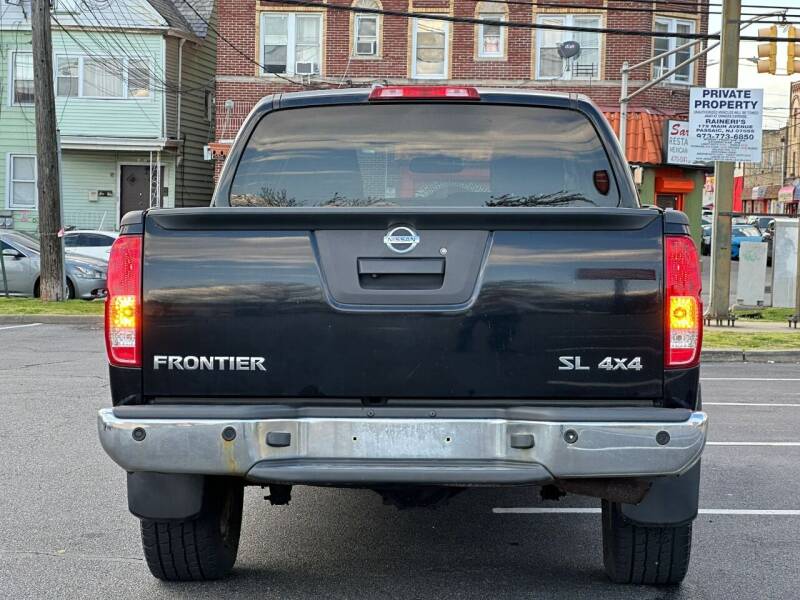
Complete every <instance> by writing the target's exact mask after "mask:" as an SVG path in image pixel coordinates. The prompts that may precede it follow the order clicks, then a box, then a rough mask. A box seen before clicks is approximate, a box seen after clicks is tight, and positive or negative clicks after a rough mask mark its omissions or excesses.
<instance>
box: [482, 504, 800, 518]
mask: <svg viewBox="0 0 800 600" xmlns="http://www.w3.org/2000/svg"><path fill="white" fill-rule="evenodd" d="M492 512H493V513H495V514H498V515H551V514H562V515H596V514H600V512H601V511H600V509H599V508H538V507H527V506H512V507H509V508H500V507H498V508H493V509H492ZM698 512H699V513H700V514H701V515H736V516H767V517H800V510H769V509H765V510H757V509H749V508H701V509H700V510H699V511H698Z"/></svg>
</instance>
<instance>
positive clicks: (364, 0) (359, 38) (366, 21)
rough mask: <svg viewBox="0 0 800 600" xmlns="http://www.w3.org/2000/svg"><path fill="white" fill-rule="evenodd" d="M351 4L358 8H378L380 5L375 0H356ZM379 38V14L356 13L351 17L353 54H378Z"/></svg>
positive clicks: (369, 55)
mask: <svg viewBox="0 0 800 600" xmlns="http://www.w3.org/2000/svg"><path fill="white" fill-rule="evenodd" d="M353 6H356V7H359V8H374V9H376V10H379V9H380V8H381V5H380V3H379V2H377V0H356V1H355V2H354V3H353ZM379 39H380V22H379V15H375V14H369V13H367V14H358V13H356V15H355V16H354V17H353V56H358V57H375V56H378V54H379V52H378V40H379Z"/></svg>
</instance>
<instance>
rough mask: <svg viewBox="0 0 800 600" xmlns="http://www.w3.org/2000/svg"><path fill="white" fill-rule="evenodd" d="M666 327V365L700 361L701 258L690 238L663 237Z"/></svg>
mask: <svg viewBox="0 0 800 600" xmlns="http://www.w3.org/2000/svg"><path fill="white" fill-rule="evenodd" d="M664 244H665V271H666V272H665V280H666V295H665V300H664V306H665V307H666V313H667V314H666V331H665V336H664V337H665V340H664V341H665V349H664V352H665V354H664V362H665V364H666V366H667V367H693V366H695V365H697V364H698V363H699V362H700V346H701V344H702V341H703V303H702V300H701V298H700V290H701V287H702V282H701V279H700V261H699V260H698V257H697V249H696V248H695V245H694V241H692V238H690V237H689V236H685V235H669V236H667V237H666V238H665V242H664Z"/></svg>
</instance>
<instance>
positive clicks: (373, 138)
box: [230, 103, 620, 208]
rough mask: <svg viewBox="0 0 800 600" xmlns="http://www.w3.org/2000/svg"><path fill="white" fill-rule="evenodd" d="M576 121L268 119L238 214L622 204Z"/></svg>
mask: <svg viewBox="0 0 800 600" xmlns="http://www.w3.org/2000/svg"><path fill="white" fill-rule="evenodd" d="M619 201H620V196H619V191H618V188H617V185H616V182H615V181H614V177H613V172H612V170H611V167H610V165H609V163H608V157H607V155H606V152H605V150H604V148H603V144H602V142H601V140H600V138H599V137H598V134H597V132H596V131H595V129H594V127H593V126H592V124H591V123H590V122H589V120H588V119H587V118H586V117H585V116H584V115H583V114H581V113H580V112H577V111H573V110H566V109H557V108H545V107H531V106H503V105H492V104H450V103H448V104H380V105H379V104H368V105H365V104H360V105H347V106H322V107H309V108H303V109H291V110H280V111H276V112H273V113H269V114H267V115H265V116H264V117H263V118H262V119H261V121H260V122H259V123H258V125H257V126H256V128H255V130H254V132H253V134H252V136H251V138H250V140H249V141H248V143H247V146H246V148H245V150H244V152H243V154H242V157H241V160H240V162H239V165H238V168H237V170H236V174H235V176H234V178H233V182H232V184H231V193H230V205H231V206H269V207H304V206H305V207H309V206H311V207H326V206H327V207H407V208H414V207H482V206H483V207H503V206H507V207H522V206H579V207H592V206H603V207H609V206H618V205H619V203H620V202H619Z"/></svg>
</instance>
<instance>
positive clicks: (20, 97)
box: [11, 52, 34, 104]
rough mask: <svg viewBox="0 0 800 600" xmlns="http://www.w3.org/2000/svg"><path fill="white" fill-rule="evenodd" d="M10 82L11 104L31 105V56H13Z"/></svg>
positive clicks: (20, 54)
mask: <svg viewBox="0 0 800 600" xmlns="http://www.w3.org/2000/svg"><path fill="white" fill-rule="evenodd" d="M11 80H12V81H11V89H12V90H13V93H12V102H13V104H33V99H34V92H33V54H30V53H25V52H15V53H14V54H13V57H12V65H11Z"/></svg>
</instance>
